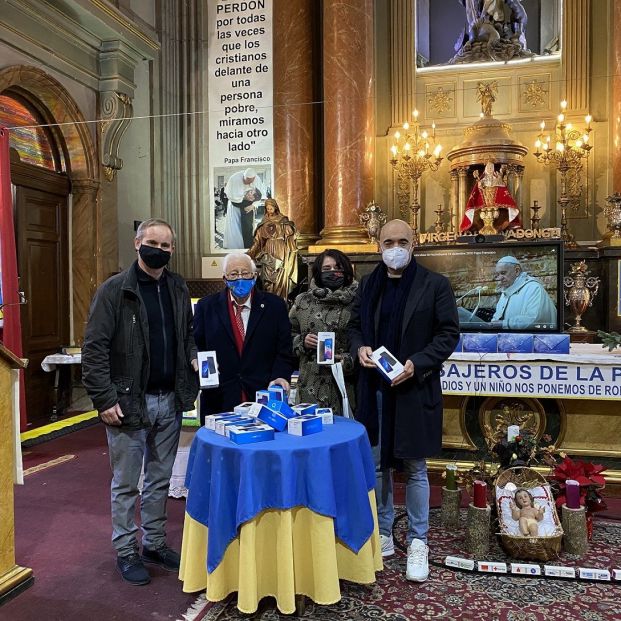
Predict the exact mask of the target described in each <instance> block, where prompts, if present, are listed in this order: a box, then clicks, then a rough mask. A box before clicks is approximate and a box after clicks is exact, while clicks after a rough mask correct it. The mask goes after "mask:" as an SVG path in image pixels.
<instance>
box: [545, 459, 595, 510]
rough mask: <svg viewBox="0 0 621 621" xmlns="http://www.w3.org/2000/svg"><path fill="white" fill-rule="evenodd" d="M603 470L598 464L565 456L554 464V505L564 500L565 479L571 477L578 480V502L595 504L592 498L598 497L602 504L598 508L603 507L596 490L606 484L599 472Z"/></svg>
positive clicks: (558, 504)
mask: <svg viewBox="0 0 621 621" xmlns="http://www.w3.org/2000/svg"><path fill="white" fill-rule="evenodd" d="M604 470H606V468H605V467H604V466H602V465H600V464H592V463H590V462H585V461H581V460H578V459H577V460H575V461H574V460H573V459H571V458H570V457H565V459H563V461H562V462H561V463H560V464H557V465H556V467H555V468H554V473H553V475H552V479H554V480H555V481H557V482H558V488H559V493H558V496H557V498H556V505H557V506H558V507H560V506H561V505H562V504H563V503H564V502H565V481H567V480H571V479H573V480H574V481H578V484H579V485H580V504H583V505H584V504H587V505H595V504H597V503H594V500H595V499H599V500H600V501H601V503H602V504H603V507H601V504H600V507H601V508H600V510H601V509H602V508H605V506H606V505H605V503H604V502H603V501H602V500H601V497H600V495H599V493H598V492H597V490H598V489H601V488H602V487H604V486H605V485H606V479H605V478H604V477H603V476H602V474H601V473H602V472H603V471H604ZM587 494H588V498H587ZM587 508H589V507H587ZM590 510H591V509H590ZM592 510H597V509H592Z"/></svg>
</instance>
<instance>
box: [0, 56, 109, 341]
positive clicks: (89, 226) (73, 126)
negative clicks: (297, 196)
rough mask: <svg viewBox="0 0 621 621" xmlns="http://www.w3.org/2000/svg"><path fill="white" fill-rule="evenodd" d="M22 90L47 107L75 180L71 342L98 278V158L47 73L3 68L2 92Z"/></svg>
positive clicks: (78, 116) (80, 118)
mask: <svg viewBox="0 0 621 621" xmlns="http://www.w3.org/2000/svg"><path fill="white" fill-rule="evenodd" d="M11 88H15V89H19V91H20V93H25V94H27V95H28V96H29V98H31V99H32V103H33V104H34V105H37V104H38V105H39V106H40V107H42V108H44V109H45V111H46V113H47V115H48V116H49V117H50V122H51V123H56V124H58V125H57V127H56V128H55V131H54V133H55V134H56V135H57V136H60V137H62V139H63V141H64V145H62V146H63V148H64V151H65V160H66V163H67V174H68V176H69V179H70V181H71V193H72V212H71V240H70V244H71V257H72V260H71V279H72V282H73V286H72V292H71V296H72V311H73V326H72V328H73V340H74V341H75V342H77V343H81V341H82V337H83V335H84V327H85V325H86V319H87V316H88V308H89V305H90V301H91V298H92V296H93V294H94V292H95V289H96V286H97V283H98V281H99V278H98V277H99V273H98V271H101V270H98V268H99V263H100V259H99V254H100V253H99V252H98V240H99V239H101V231H100V218H99V217H98V215H99V214H98V196H99V171H100V166H99V158H98V155H97V150H96V148H95V143H94V140H93V137H92V135H91V133H90V131H89V127H88V125H87V124H86V122H85V121H86V119H85V118H84V115H83V114H82V112H81V110H80V108H79V107H78V105H77V103H76V102H75V100H74V99H73V97H72V96H71V95H70V94H69V92H68V91H67V89H66V88H65V87H64V86H63V85H62V84H61V83H60V82H58V80H56V79H55V78H53V77H52V76H50V75H48V74H47V73H45V71H43V70H41V69H39V68H37V67H32V66H28V65H16V66H12V67H7V68H5V69H2V70H0V93H2V92H4V91H6V90H8V89H11Z"/></svg>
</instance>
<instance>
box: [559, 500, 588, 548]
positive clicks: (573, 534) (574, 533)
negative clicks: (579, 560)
mask: <svg viewBox="0 0 621 621" xmlns="http://www.w3.org/2000/svg"><path fill="white" fill-rule="evenodd" d="M561 523H562V525H563V531H564V533H565V534H564V536H563V547H564V548H565V552H567V554H575V555H576V556H583V555H584V554H586V551H587V549H588V547H589V542H588V540H587V521H586V511H585V508H584V507H580V508H579V509H570V508H569V507H568V506H567V505H566V504H564V505H563V506H562V508H561Z"/></svg>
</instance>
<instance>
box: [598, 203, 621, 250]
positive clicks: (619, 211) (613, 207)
mask: <svg viewBox="0 0 621 621" xmlns="http://www.w3.org/2000/svg"><path fill="white" fill-rule="evenodd" d="M606 203H607V204H606V206H605V207H604V215H605V216H606V218H607V220H608V233H606V235H604V239H603V240H602V241H601V242H600V243H599V244H598V245H599V246H621V194H619V192H615V193H614V194H612V195H611V196H609V197H608V198H607V199H606Z"/></svg>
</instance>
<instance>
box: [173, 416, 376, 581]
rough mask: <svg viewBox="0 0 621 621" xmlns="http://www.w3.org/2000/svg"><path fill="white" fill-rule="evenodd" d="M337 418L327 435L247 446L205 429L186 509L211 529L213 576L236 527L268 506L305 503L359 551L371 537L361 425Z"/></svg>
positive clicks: (196, 445) (194, 456)
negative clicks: (325, 518) (323, 517)
mask: <svg viewBox="0 0 621 621" xmlns="http://www.w3.org/2000/svg"><path fill="white" fill-rule="evenodd" d="M334 420H335V423H334V425H326V426H325V427H324V429H323V431H322V432H321V433H316V434H313V435H310V436H303V437H298V436H290V435H289V434H287V433H276V436H275V439H274V440H273V441H268V442H259V443H256V444H250V445H242V446H238V445H236V444H233V442H231V441H230V440H229V439H228V438H225V437H223V436H219V435H217V434H216V433H215V432H213V431H210V430H208V429H205V428H204V427H203V428H201V429H199V431H198V432H197V434H196V437H195V438H194V442H193V443H192V448H191V450H190V457H189V460H188V470H187V475H186V482H185V485H186V487H187V488H188V500H187V505H186V511H187V513H188V514H189V515H190V516H191V517H192V518H193V519H195V520H197V521H198V522H200V523H201V524H204V525H205V526H207V527H208V528H209V542H208V549H207V569H208V571H209V572H212V571H213V570H214V569H215V568H216V567H217V566H218V564H219V563H220V561H221V560H222V557H223V556H224V552H225V551H226V548H227V546H228V545H229V543H230V542H231V541H232V540H233V539H234V538H235V536H236V535H237V529H238V528H239V527H240V526H241V525H242V524H243V523H244V522H247V521H248V520H251V519H253V518H254V517H255V516H256V515H257V514H259V513H260V512H261V511H263V510H265V509H291V508H292V507H296V506H304V507H308V508H309V509H311V510H312V511H315V512H316V513H320V514H322V515H326V516H329V517H332V518H334V528H335V532H336V536H337V537H338V538H339V539H340V540H341V541H342V542H343V543H344V544H345V545H347V546H348V547H349V548H351V549H352V550H353V551H354V552H356V553H357V552H358V551H359V550H360V548H361V547H362V546H363V545H364V543H365V541H366V540H367V539H368V538H369V537H370V536H371V534H372V533H373V515H372V513H371V507H370V506H369V495H368V493H369V491H370V490H372V489H373V488H374V487H375V468H374V465H373V457H372V454H371V447H370V445H369V440H368V438H367V434H366V431H365V429H364V427H363V426H362V425H361V424H360V423H357V422H355V421H353V420H348V419H345V418H341V417H336V416H335V418H334Z"/></svg>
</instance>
